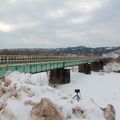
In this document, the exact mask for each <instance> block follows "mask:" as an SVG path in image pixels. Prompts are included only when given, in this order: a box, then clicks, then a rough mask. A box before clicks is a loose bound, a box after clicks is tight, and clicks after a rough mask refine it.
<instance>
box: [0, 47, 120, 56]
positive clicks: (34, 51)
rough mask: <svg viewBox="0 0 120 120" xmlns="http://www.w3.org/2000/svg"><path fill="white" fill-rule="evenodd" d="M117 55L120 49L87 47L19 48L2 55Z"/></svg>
mask: <svg viewBox="0 0 120 120" xmlns="http://www.w3.org/2000/svg"><path fill="white" fill-rule="evenodd" d="M111 53H112V54H117V55H119V56H120V47H98V48H90V47H85V46H78V47H68V48H56V49H49V48H48V49H42V48H30V49H28V48H19V49H1V50H0V54H7V55H8V54H12V55H13V54H15V55H26V54H27V55H91V54H94V55H103V54H104V55H109V54H111Z"/></svg>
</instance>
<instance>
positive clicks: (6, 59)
mask: <svg viewBox="0 0 120 120" xmlns="http://www.w3.org/2000/svg"><path fill="white" fill-rule="evenodd" d="M72 66H79V72H84V73H86V74H90V73H91V70H98V69H102V67H103V60H101V59H83V58H80V57H65V56H23V55H22V56H16V55H15V56H6V55H4V56H0V78H4V77H5V74H6V72H7V71H19V72H25V73H39V72H44V71H50V80H51V83H56V79H57V80H58V81H57V83H68V82H69V80H68V79H70V78H69V77H70V70H69V69H65V68H67V67H72ZM65 76H68V77H65ZM53 79H54V80H53ZM61 79H62V80H61ZM65 79H66V80H65ZM53 81H54V82H53ZM65 81H66V82H65Z"/></svg>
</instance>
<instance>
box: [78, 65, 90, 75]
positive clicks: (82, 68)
mask: <svg viewBox="0 0 120 120" xmlns="http://www.w3.org/2000/svg"><path fill="white" fill-rule="evenodd" d="M79 72H82V73H85V74H91V63H86V64H80V65H79Z"/></svg>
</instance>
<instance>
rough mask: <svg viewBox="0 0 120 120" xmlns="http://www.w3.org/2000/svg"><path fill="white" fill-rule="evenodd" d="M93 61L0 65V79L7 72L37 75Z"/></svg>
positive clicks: (53, 61)
mask: <svg viewBox="0 0 120 120" xmlns="http://www.w3.org/2000/svg"><path fill="white" fill-rule="evenodd" d="M93 61H95V60H83V59H82V60H81V59H79V60H64V61H60V60H58V61H55V60H52V61H48V62H34V63H19V64H18V63H15V64H10V63H7V64H1V65H0V78H3V77H5V74H6V72H7V71H19V72H26V73H38V72H43V71H49V70H52V69H58V68H65V67H71V66H75V65H79V64H84V63H91V62H93Z"/></svg>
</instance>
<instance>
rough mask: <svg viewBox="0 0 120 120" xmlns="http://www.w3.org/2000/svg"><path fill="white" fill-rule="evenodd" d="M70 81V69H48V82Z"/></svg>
mask: <svg viewBox="0 0 120 120" xmlns="http://www.w3.org/2000/svg"><path fill="white" fill-rule="evenodd" d="M66 83H70V69H64V68H61V69H54V70H51V71H50V76H49V84H66Z"/></svg>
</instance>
